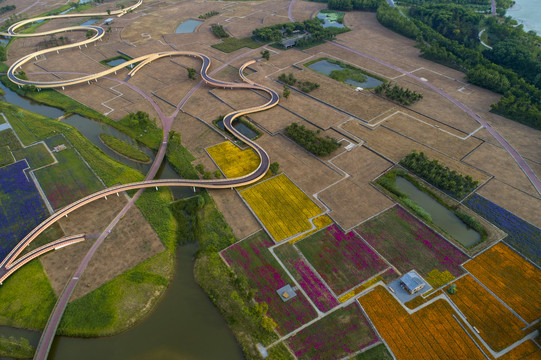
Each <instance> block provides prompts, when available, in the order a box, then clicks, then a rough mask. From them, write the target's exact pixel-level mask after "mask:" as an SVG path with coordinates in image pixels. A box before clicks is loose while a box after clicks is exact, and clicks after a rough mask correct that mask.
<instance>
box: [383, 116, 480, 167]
mask: <svg viewBox="0 0 541 360" xmlns="http://www.w3.org/2000/svg"><path fill="white" fill-rule="evenodd" d="M411 116H412V115H409V116H408V115H406V114H405V113H395V114H394V115H392V116H391V117H390V118H388V119H387V120H385V122H384V123H383V125H382V126H385V127H388V128H391V129H393V130H395V131H397V132H399V133H400V134H402V135H404V136H407V137H409V138H411V139H413V140H416V141H418V142H420V143H421V144H425V145H426V146H429V147H431V148H433V149H436V150H438V151H440V152H442V153H444V154H447V155H449V156H451V157H453V158H455V159H461V158H463V157H464V156H466V155H467V154H468V153H469V152H470V151H472V150H473V149H475V148H476V147H477V146H479V145H480V144H481V143H482V141H481V140H479V139H475V138H473V137H469V138H468V139H466V140H462V139H460V138H459V137H457V136H454V135H451V134H448V133H446V132H444V131H448V130H447V127H446V126H444V125H442V126H441V127H440V125H437V126H438V127H437V128H436V127H434V126H433V125H429V124H425V123H424V122H422V121H424V120H420V119H417V118H416V117H411ZM466 135H467V134H464V133H462V135H459V136H461V137H466Z"/></svg>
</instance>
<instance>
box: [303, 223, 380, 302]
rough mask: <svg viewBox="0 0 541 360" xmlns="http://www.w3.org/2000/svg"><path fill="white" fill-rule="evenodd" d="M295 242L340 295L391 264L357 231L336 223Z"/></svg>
mask: <svg viewBox="0 0 541 360" xmlns="http://www.w3.org/2000/svg"><path fill="white" fill-rule="evenodd" d="M295 245H296V246H297V247H298V248H299V249H300V251H301V252H302V253H303V255H304V256H305V257H306V259H307V260H308V261H309V262H310V263H311V264H312V265H313V266H314V268H315V269H316V271H317V272H318V273H319V274H320V275H321V277H322V278H323V279H324V280H325V281H326V282H327V284H329V287H330V288H331V289H332V290H333V291H334V293H335V294H337V295H340V294H342V293H344V292H346V291H347V290H349V289H351V288H352V287H354V286H356V285H358V284H360V283H362V282H364V281H366V280H368V279H369V278H370V277H372V276H374V275H376V274H377V273H379V272H381V271H383V270H385V269H386V268H388V265H387V264H386V263H385V262H384V261H383V260H382V259H381V258H380V257H379V255H378V254H376V253H375V252H374V251H373V250H372V249H370V247H369V246H368V245H366V243H365V242H364V241H363V240H362V239H361V238H360V237H359V236H358V235H357V234H355V233H354V232H349V233H347V234H344V233H343V232H342V231H340V229H339V228H338V226H336V225H331V226H329V227H328V228H326V229H324V230H321V231H319V232H317V233H316V234H314V235H311V236H310V237H308V238H306V239H304V240H302V241H299V242H298V243H296V244H295Z"/></svg>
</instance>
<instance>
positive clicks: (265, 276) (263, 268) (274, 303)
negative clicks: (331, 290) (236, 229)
mask: <svg viewBox="0 0 541 360" xmlns="http://www.w3.org/2000/svg"><path fill="white" fill-rule="evenodd" d="M272 245H273V242H272V241H271V240H270V239H269V238H268V237H267V235H266V234H265V233H263V232H259V233H257V234H255V235H254V236H252V237H250V238H248V239H245V240H243V241H241V242H239V243H236V244H235V245H233V246H231V247H229V248H228V249H226V250H225V251H224V252H223V253H222V255H223V256H224V258H225V260H226V261H227V263H228V264H229V265H230V266H231V267H233V268H234V269H235V270H236V271H239V272H241V273H243V274H244V275H245V276H246V277H247V279H248V282H249V283H250V286H251V287H252V288H254V289H256V290H257V291H256V294H255V296H254V298H255V300H256V301H258V302H261V301H264V302H266V303H267V304H268V305H269V310H268V313H267V315H269V316H270V317H271V318H272V319H273V320H274V321H275V322H276V324H277V330H278V332H279V333H281V334H286V333H289V332H291V331H293V330H295V329H296V328H298V327H300V326H302V325H304V324H306V323H307V322H309V321H310V320H312V319H314V318H315V317H316V316H317V314H316V311H315V310H314V309H313V308H312V306H311V305H310V303H309V302H308V300H307V299H306V297H305V296H304V295H303V294H302V293H301V292H300V291H298V292H297V296H296V297H294V298H292V299H291V300H288V301H287V302H283V301H282V299H281V298H280V296H278V294H277V292H276V290H278V289H279V288H281V287H282V286H284V285H287V284H290V285H291V286H294V284H293V282H292V281H291V280H290V279H289V277H288V276H287V274H286V273H285V272H284V271H283V270H282V268H281V267H280V265H279V264H278V262H277V261H276V259H275V258H274V257H273V256H272V254H271V253H270V251H269V250H268V247H269V246H272Z"/></svg>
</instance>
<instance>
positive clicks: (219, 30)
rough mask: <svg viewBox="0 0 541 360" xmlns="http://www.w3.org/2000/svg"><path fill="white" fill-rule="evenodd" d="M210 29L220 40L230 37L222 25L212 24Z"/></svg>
mask: <svg viewBox="0 0 541 360" xmlns="http://www.w3.org/2000/svg"><path fill="white" fill-rule="evenodd" d="M210 28H211V29H212V32H213V33H214V35H216V37H219V38H228V37H229V34H228V33H227V32H226V31H225V29H224V27H223V26H222V25H217V24H212V25H211V26H210Z"/></svg>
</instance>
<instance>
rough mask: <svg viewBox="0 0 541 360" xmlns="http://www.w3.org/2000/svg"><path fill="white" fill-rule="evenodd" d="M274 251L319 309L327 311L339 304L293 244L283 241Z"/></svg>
mask: <svg viewBox="0 0 541 360" xmlns="http://www.w3.org/2000/svg"><path fill="white" fill-rule="evenodd" d="M274 252H275V254H276V256H278V258H280V260H281V261H282V263H283V264H284V265H285V267H286V268H287V270H288V271H289V273H290V274H291V275H292V276H293V277H294V278H295V280H297V282H298V283H299V284H300V285H301V287H302V289H303V290H304V291H305V292H306V294H308V296H309V297H310V299H311V300H312V301H313V302H314V304H315V305H316V307H317V308H318V309H319V310H320V311H323V312H326V311H329V310H330V309H332V308H333V307H335V306H336V305H338V304H339V302H338V301H337V300H336V298H335V297H334V296H333V294H332V293H331V292H330V290H329V289H328V288H327V287H326V286H325V284H324V283H323V281H322V280H321V279H320V278H319V277H318V276H317V274H316V273H315V272H314V271H313V270H312V268H311V267H310V265H308V264H307V263H306V261H304V259H303V258H302V257H301V255H300V254H299V252H298V250H297V249H296V248H295V246H293V245H291V244H289V243H285V244H283V245H280V246H278V247H277V248H275V249H274Z"/></svg>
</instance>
